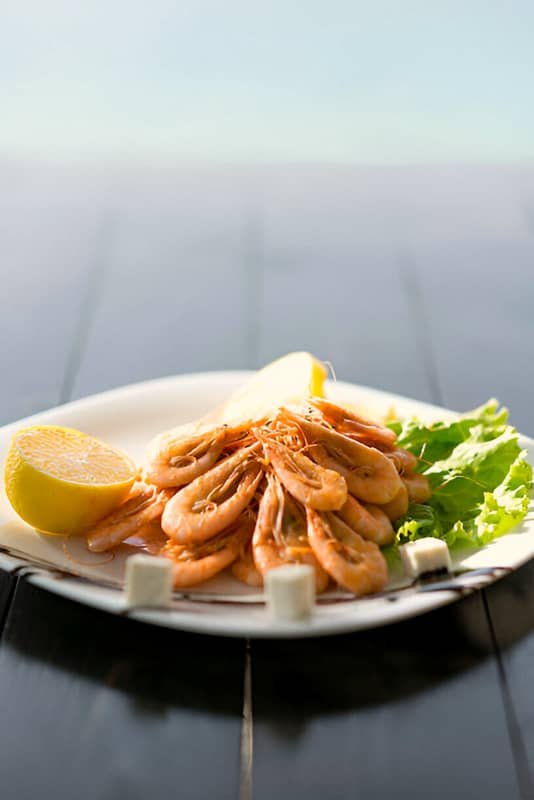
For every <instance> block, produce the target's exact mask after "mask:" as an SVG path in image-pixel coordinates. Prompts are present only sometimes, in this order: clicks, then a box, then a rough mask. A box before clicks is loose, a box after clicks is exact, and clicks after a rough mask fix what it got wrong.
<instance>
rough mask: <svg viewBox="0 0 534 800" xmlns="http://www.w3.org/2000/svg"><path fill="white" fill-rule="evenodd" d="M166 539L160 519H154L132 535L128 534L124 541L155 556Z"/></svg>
mask: <svg viewBox="0 0 534 800" xmlns="http://www.w3.org/2000/svg"><path fill="white" fill-rule="evenodd" d="M168 541H169V538H168V536H167V535H166V534H165V533H163V531H162V529H161V519H155V520H153V521H152V522H148V523H147V524H146V525H144V526H143V527H142V528H141V530H140V531H136V533H134V535H133V536H129V537H128V538H127V539H126V540H125V542H124V543H125V544H127V545H129V546H130V547H139V548H141V549H142V550H146V552H147V553H151V554H152V555H155V556H157V555H158V553H159V551H160V550H161V548H162V547H163V546H164V545H165V544H166V543H167V542H168Z"/></svg>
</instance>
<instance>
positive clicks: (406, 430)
mask: <svg viewBox="0 0 534 800" xmlns="http://www.w3.org/2000/svg"><path fill="white" fill-rule="evenodd" d="M390 427H391V428H392V429H393V430H394V431H395V433H396V434H397V436H398V444H399V446H400V447H404V448H405V449H406V450H409V451H410V452H411V453H413V454H414V455H416V456H417V457H418V458H419V467H418V470H419V472H422V473H423V474H424V475H426V477H427V478H428V480H429V482H430V485H431V487H432V497H431V499H430V500H429V501H428V503H425V504H423V505H417V504H414V505H411V506H410V508H409V509H408V513H407V514H406V516H405V517H403V518H402V519H401V520H399V521H398V523H397V534H396V540H397V543H398V544H402V543H404V542H407V541H412V540H414V539H419V538H422V537H424V536H436V537H438V538H440V539H445V541H446V542H447V544H449V546H451V545H453V544H455V543H457V542H458V543H460V542H462V543H464V544H470V545H474V546H481V545H484V544H487V543H488V542H490V541H491V540H492V539H494V538H495V537H497V536H501V535H502V534H503V533H506V532H507V531H509V530H510V529H511V528H513V527H514V526H515V525H517V524H518V523H519V522H520V521H521V520H522V519H523V517H524V516H525V514H526V513H527V510H528V506H529V502H530V489H531V486H532V467H531V465H530V464H529V462H528V461H527V452H526V450H522V449H521V447H520V445H519V435H518V433H517V431H516V429H515V428H514V427H512V426H511V425H509V424H508V411H507V410H506V409H505V408H500V407H499V404H498V402H497V401H496V400H490V401H489V402H488V403H486V404H485V405H484V406H481V407H480V408H478V409H475V410H474V411H471V412H470V413H468V414H465V415H464V416H462V417H460V418H459V419H455V420H453V421H450V422H447V421H445V422H437V423H434V424H432V425H425V424H423V423H421V422H419V421H418V420H408V421H406V422H400V421H395V422H393V423H391V424H390Z"/></svg>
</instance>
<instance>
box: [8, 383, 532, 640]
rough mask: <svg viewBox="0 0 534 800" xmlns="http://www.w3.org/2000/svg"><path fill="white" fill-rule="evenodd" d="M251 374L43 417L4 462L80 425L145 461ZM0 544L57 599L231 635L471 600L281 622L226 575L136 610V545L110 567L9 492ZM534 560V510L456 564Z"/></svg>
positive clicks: (357, 607) (350, 605) (477, 581)
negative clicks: (28, 512) (33, 516)
mask: <svg viewBox="0 0 534 800" xmlns="http://www.w3.org/2000/svg"><path fill="white" fill-rule="evenodd" d="M249 374H250V373H246V372H214V373H202V374H196V375H183V376H178V377H173V378H165V379H162V380H156V381H149V382H147V383H141V384H135V385H132V386H127V387H124V388H122V389H117V390H114V391H111V392H105V393H104V394H100V395H95V396H93V397H88V398H86V399H83V400H78V401H76V402H74V403H69V404H68V405H64V406H60V407H58V408H55V409H52V410H50V411H46V412H43V413H41V414H36V415H35V416H33V417H29V418H27V419H24V420H20V421H18V422H16V423H13V424H12V425H8V426H6V427H4V428H1V429H0V461H1V462H3V460H4V457H5V454H6V452H7V448H8V445H9V440H10V438H11V435H12V434H13V432H14V431H15V430H17V429H18V428H20V427H21V426H23V425H26V424H34V423H56V424H60V425H67V426H70V427H73V428H79V429H81V430H83V431H86V432H87V433H91V434H93V435H95V436H97V437H100V438H102V439H104V440H106V441H109V442H110V443H113V444H115V445H117V446H118V447H121V448H123V449H124V450H126V451H127V452H129V453H130V454H131V455H132V456H133V457H134V458H137V459H138V460H139V461H140V460H141V459H142V458H143V454H144V449H145V446H146V444H147V442H148V441H149V440H150V439H151V437H152V436H153V435H155V434H156V433H158V432H160V431H162V430H165V429H166V428H171V427H174V426H176V425H178V424H180V423H182V422H187V421H189V420H192V419H196V418H198V417H200V416H201V415H203V414H204V413H206V412H208V411H209V410H210V409H211V408H213V407H214V406H216V405H218V404H220V403H222V402H223V401H224V400H225V399H226V398H227V397H228V396H229V395H230V394H231V393H232V392H233V391H234V390H235V389H236V388H237V386H238V385H239V384H240V383H242V382H243V380H244V379H245V378H247V377H248V375H249ZM327 394H328V395H329V396H330V397H332V398H334V399H339V400H346V401H347V402H354V403H361V404H363V405H365V406H369V407H372V408H375V409H376V410H377V412H378V413H385V412H386V411H387V410H388V409H389V408H391V407H392V406H393V407H395V409H396V411H397V413H399V414H400V415H401V416H411V415H417V416H419V417H421V418H424V419H428V420H432V419H439V418H444V417H446V416H449V417H450V416H453V412H450V411H445V410H444V409H440V408H437V407H435V406H430V405H427V404H424V403H419V402H416V401H415V400H408V399H406V398H404V397H398V396H396V395H392V394H387V393H385V392H379V391H375V390H373V389H369V388H366V387H363V386H354V385H352V384H348V383H342V382H338V383H335V384H333V383H329V384H328V387H327ZM521 444H522V446H523V447H525V448H527V449H528V450H529V453H530V458H531V460H532V458H533V457H534V441H532V440H530V439H527V438H525V437H521ZM0 547H1V548H2V549H3V552H0V567H1V568H3V569H5V570H8V571H9V570H19V571H21V572H23V573H25V574H26V579H27V580H28V581H30V582H31V583H33V584H35V585H37V586H40V587H42V588H45V589H48V590H49V591H51V592H55V593H56V594H60V595H63V596H65V597H68V598H71V599H72V600H76V601H78V602H80V603H85V604H86V605H89V606H94V607H95V608H100V609H103V610H104V611H109V612H110V613H114V614H125V613H128V615H129V616H131V617H134V618H135V619H139V620H143V621H145V622H150V623H152V624H154V625H163V626H166V627H169V628H178V629H180V630H187V631H196V632H198V633H209V634H216V635H224V636H249V637H300V636H323V635H327V634H334V633H346V632H349V631H357V630H362V629H365V628H372V627H375V626H378V625H385V624H388V623H391V622H396V621H397V620H401V619H406V618H407V617H413V616H416V615H418V614H422V613H423V612H425V611H431V610H432V609H434V608H438V607H440V606H443V605H446V604H447V603H450V602H452V601H454V600H455V599H457V598H458V597H460V596H461V592H460V591H459V590H458V589H447V588H441V586H440V585H438V586H434V588H435V589H436V590H435V591H434V590H433V591H424V592H423V591H420V589H421V588H423V587H416V588H413V589H402V590H401V591H399V592H398V593H395V594H389V595H386V596H377V597H369V598H361V599H348V598H347V596H345V595H342V594H341V593H334V595H330V599H326V600H321V601H320V602H319V603H318V604H317V606H316V610H315V612H314V614H313V616H312V618H311V619H310V620H309V621H306V622H298V623H281V622H276V621H274V620H273V619H272V618H271V617H270V615H269V613H268V611H267V609H266V608H265V606H264V605H263V602H262V597H261V594H260V595H259V594H258V591H257V590H252V589H249V588H248V587H246V586H244V585H242V584H240V583H239V582H238V581H236V580H234V578H233V577H232V576H231V575H226V574H225V575H222V576H219V577H217V578H215V579H214V580H212V581H210V582H209V583H208V584H205V585H204V586H202V587H199V588H198V589H196V590H194V591H191V592H188V593H187V595H182V594H179V593H177V594H176V595H175V598H174V600H173V606H172V608H169V609H161V610H159V609H157V610H154V609H151V610H148V609H147V610H136V611H132V612H129V611H128V610H127V609H126V607H125V602H124V598H123V594H122V591H121V589H120V586H121V583H122V576H123V570H124V563H125V559H126V556H127V555H128V554H129V553H130V552H132V551H131V549H130V548H123V549H122V551H121V552H120V553H119V554H118V555H117V556H116V557H115V558H114V559H113V561H111V562H108V563H102V561H103V560H105V558H104V559H103V558H102V556H96V555H91V554H89V553H88V552H87V551H86V550H85V546H84V543H83V541H81V540H68V541H67V540H65V539H64V537H55V536H54V537H51V536H42V535H39V534H37V533H36V532H35V531H34V530H33V529H32V528H30V527H29V526H27V525H25V524H24V523H23V522H21V521H20V520H19V519H18V517H16V515H15V514H14V512H13V511H12V509H11V507H10V506H9V503H8V501H7V498H6V496H5V494H4V492H3V490H2V491H1V492H0ZM533 555H534V517H533V514H532V505H531V508H530V510H529V514H528V515H527V518H526V520H525V521H524V522H523V524H522V525H521V526H520V527H519V528H517V529H516V530H515V531H514V532H513V533H510V534H508V535H507V536H504V537H502V538H501V539H498V540H496V541H495V542H492V543H491V544H490V545H488V546H486V547H484V548H482V549H480V550H477V551H476V552H473V551H471V552H467V551H463V552H462V553H460V554H456V555H455V557H454V559H453V560H454V565H455V567H467V568H473V569H478V568H483V567H503V568H508V569H510V568H512V569H515V568H517V567H519V566H520V565H521V564H523V563H524V562H526V561H528V560H529V559H530V558H531V557H532V556H533ZM48 567H55V568H56V569H55V570H54V569H53V568H48ZM58 569H59V570H61V571H62V572H58ZM65 573H70V574H65ZM74 573H77V574H74ZM503 574H505V572H504V571H503V572H499V573H498V575H499V576H501V575H503ZM496 577H497V575H495V574H475V575H473V576H469V575H463V576H461V577H459V578H457V579H455V580H456V582H457V584H459V585H461V586H464V587H467V591H469V590H472V589H474V588H477V587H479V586H482V585H486V584H488V583H490V582H492V581H493V580H495V579H496ZM402 585H403V581H402V576H400V575H397V574H393V575H392V576H391V581H390V588H395V587H399V588H400V587H401V586H402ZM424 588H426V589H428V588H429V587H424ZM229 601H230V602H229Z"/></svg>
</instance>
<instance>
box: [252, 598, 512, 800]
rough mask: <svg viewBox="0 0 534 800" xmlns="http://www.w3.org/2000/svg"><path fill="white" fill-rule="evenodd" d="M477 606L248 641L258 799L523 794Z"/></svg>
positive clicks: (473, 602)
mask: <svg viewBox="0 0 534 800" xmlns="http://www.w3.org/2000/svg"><path fill="white" fill-rule="evenodd" d="M481 603H482V601H481V598H480V596H479V595H477V596H473V597H472V598H468V599H467V600H464V601H462V602H461V603H458V604H457V605H455V606H452V607H450V608H447V609H444V610H440V611H437V612H434V613H432V614H430V615H426V616H424V617H422V618H420V619H417V620H411V621H408V622H404V623H400V624H398V625H396V626H392V627H388V628H384V629H380V630H375V631H369V632H367V633H361V634H358V635H353V636H344V637H335V638H334V637H332V638H329V639H324V640H320V641H309V642H287V643H286V642H282V643H277V644H273V643H268V644H267V643H254V645H253V669H252V685H253V689H254V698H253V707H254V797H255V798H256V800H263V798H270V797H279V798H286V797H287V798H292V800H300V798H306V799H307V800H313V799H314V798H324V797H329V798H332V800H336V798H340V799H341V798H346V797H363V798H366V800H372V799H373V798H377V800H378V799H379V798H384V797H399V798H408V797H428V796H431V797H432V798H436V800H441V799H443V800H448V799H449V798H451V797H458V798H468V797H485V798H495V799H496V800H497V799H500V798H503V797H509V798H513V797H519V796H520V795H519V792H518V788H517V784H516V777H515V772H514V766H513V758H512V751H511V747H510V742H509V740H508V735H507V731H506V727H505V724H504V713H503V707H502V701H501V695H500V692H499V688H498V676H497V668H496V665H495V662H494V660H493V658H492V646H491V642H490V641H489V637H488V635H487V628H486V629H485V628H484V625H483V624H481V619H483V618H484V613H483V609H482V605H481Z"/></svg>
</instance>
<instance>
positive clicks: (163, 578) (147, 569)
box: [125, 553, 173, 608]
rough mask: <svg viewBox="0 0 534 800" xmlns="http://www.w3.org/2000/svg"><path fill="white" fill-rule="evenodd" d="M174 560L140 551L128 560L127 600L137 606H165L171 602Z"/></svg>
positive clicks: (132, 606)
mask: <svg viewBox="0 0 534 800" xmlns="http://www.w3.org/2000/svg"><path fill="white" fill-rule="evenodd" d="M172 578H173V576H172V561H170V559H168V558H158V557H157V556H150V555H144V554H143V553H139V554H137V555H135V556H130V557H129V558H128V559H127V561H126V586H125V590H126V602H127V603H128V605H129V606H130V607H131V608H135V607H137V606H145V607H147V606H153V607H158V608H161V607H164V606H168V605H169V603H170V602H171V596H172V583H173V580H172Z"/></svg>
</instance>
